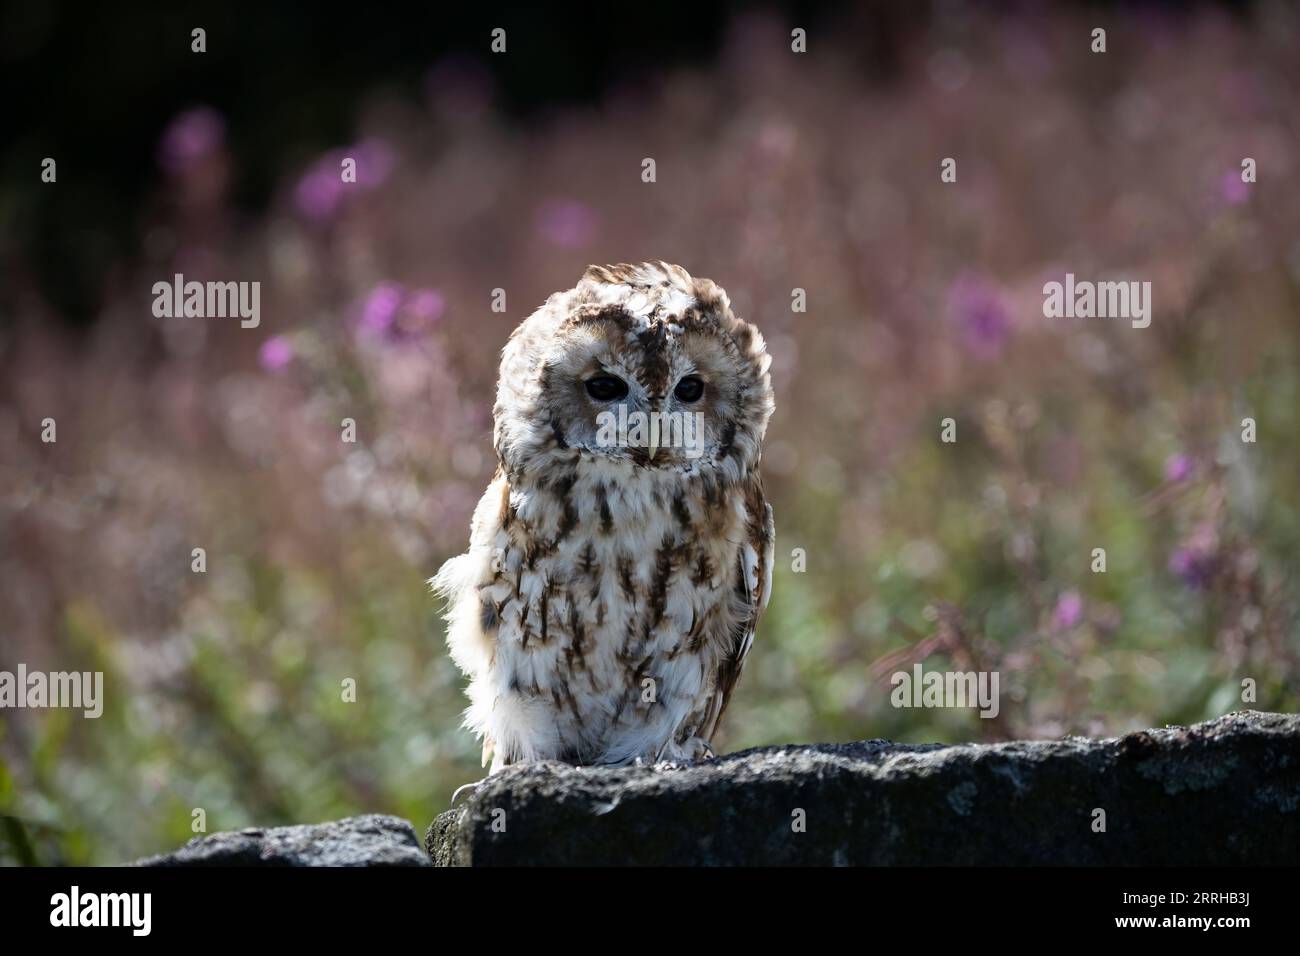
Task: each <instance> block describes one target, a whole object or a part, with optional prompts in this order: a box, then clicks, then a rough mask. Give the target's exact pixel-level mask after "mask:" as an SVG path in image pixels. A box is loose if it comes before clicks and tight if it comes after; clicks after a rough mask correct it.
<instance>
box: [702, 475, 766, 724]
mask: <svg viewBox="0 0 1300 956" xmlns="http://www.w3.org/2000/svg"><path fill="white" fill-rule="evenodd" d="M745 515H746V522H745V540H744V541H743V542H741V546H740V554H739V557H738V559H737V561H736V570H735V595H736V603H737V605H738V606H739V608H740V615H739V626H738V627H737V628H736V630H735V635H734V643H733V645H732V647H731V650H730V652H729V653H727V654H725V655H724V656H723V658H722V660H721V661H720V662H719V664H718V673H717V678H716V680H715V682H714V693H713V697H712V699H711V700H710V701H709V706H708V710H707V714H706V717H705V720H704V723H703V724H702V726H701V728H700V730H699V731H698V733H699V735H700V736H702V737H703V738H704V739H705V740H711V739H712V738H713V735H714V734H715V733H716V732H717V729H718V724H719V723H721V721H722V715H723V714H724V713H726V710H727V704H728V703H729V702H730V700H731V692H732V691H733V690H735V687H736V681H738V680H739V679H740V671H741V668H743V667H744V666H745V658H746V656H747V655H748V654H749V649H750V648H751V647H752V646H753V645H754V632H755V631H756V630H757V629H758V620H759V618H760V617H762V615H763V611H764V610H766V609H767V601H768V598H770V597H771V596H772V549H773V546H774V545H775V543H776V525H775V523H774V522H773V520H772V506H771V505H769V504H768V503H767V500H766V499H765V498H764V497H763V483H762V481H761V480H760V478H759V476H758V475H754V476H753V477H752V478H751V479H750V481H749V484H748V485H747V486H746V489H745Z"/></svg>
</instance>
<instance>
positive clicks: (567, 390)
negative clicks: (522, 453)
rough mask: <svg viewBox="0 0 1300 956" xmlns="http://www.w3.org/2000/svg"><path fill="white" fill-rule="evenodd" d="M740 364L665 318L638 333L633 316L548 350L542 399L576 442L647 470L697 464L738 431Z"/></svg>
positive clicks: (558, 428)
mask: <svg viewBox="0 0 1300 956" xmlns="http://www.w3.org/2000/svg"><path fill="white" fill-rule="evenodd" d="M730 362H731V356H730V355H728V354H727V353H726V351H725V349H723V348H722V347H721V346H720V345H719V344H718V343H717V342H715V341H711V337H707V336H703V335H699V336H696V335H693V334H690V333H687V334H673V333H669V332H668V330H667V328H666V327H665V326H664V325H662V324H657V325H656V326H653V327H651V328H648V329H647V328H640V329H637V330H635V331H630V330H629V329H628V327H627V325H626V324H625V323H623V322H608V323H606V322H599V321H598V322H591V323H586V324H584V325H582V326H579V327H577V328H575V329H574V330H573V334H572V335H570V336H567V337H565V339H564V341H563V343H562V345H561V344H559V343H557V346H556V348H555V349H554V350H553V351H552V352H551V354H549V355H548V356H547V361H546V362H545V371H544V373H543V375H542V380H541V383H540V384H541V388H542V392H543V395H542V403H543V405H544V406H545V407H546V409H547V412H548V414H549V417H550V422H551V427H552V429H553V430H554V432H555V434H556V435H557V436H558V439H559V440H560V441H561V442H562V443H563V445H564V447H566V448H571V449H578V450H580V451H581V452H585V453H589V454H592V455H594V456H599V457H603V458H614V459H621V460H626V461H630V462H632V463H634V464H636V465H639V466H642V467H650V468H674V467H691V466H693V465H698V464H700V463H701V459H707V458H708V456H709V455H710V454H713V453H716V451H717V449H718V448H719V447H721V445H722V443H723V442H724V441H725V438H726V436H727V435H728V434H729V433H732V432H734V426H730V429H731V432H729V422H728V416H729V414H730V413H731V412H732V409H733V408H734V407H735V400H734V397H731V396H729V394H728V393H729V390H732V391H734V385H733V384H732V383H733V382H734V376H730V377H729V364H730Z"/></svg>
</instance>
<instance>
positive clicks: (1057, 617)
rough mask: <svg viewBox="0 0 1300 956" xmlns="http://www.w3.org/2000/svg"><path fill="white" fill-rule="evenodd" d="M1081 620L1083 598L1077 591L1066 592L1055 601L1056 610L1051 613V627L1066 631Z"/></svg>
mask: <svg viewBox="0 0 1300 956" xmlns="http://www.w3.org/2000/svg"><path fill="white" fill-rule="evenodd" d="M1081 620H1083V598H1081V597H1080V596H1079V592H1078V591H1066V592H1065V593H1064V594H1062V595H1061V596H1060V597H1059V598H1057V599H1056V608H1055V610H1053V611H1052V626H1053V627H1055V628H1057V629H1058V630H1062V631H1068V630H1069V629H1070V628H1072V627H1074V626H1075V625H1076V624H1078V623H1079V622H1080V621H1081Z"/></svg>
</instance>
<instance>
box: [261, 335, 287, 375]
mask: <svg viewBox="0 0 1300 956" xmlns="http://www.w3.org/2000/svg"><path fill="white" fill-rule="evenodd" d="M292 361H293V345H292V344H291V343H290V342H289V340H288V339H287V338H286V337H285V336H283V335H273V336H271V337H270V338H269V339H267V340H266V341H265V342H263V343H262V347H261V348H260V349H258V350H257V363H258V364H259V365H261V366H262V368H264V369H266V370H267V371H268V372H278V371H280V370H281V369H283V368H284V367H285V366H287V365H288V364H289V363H290V362H292Z"/></svg>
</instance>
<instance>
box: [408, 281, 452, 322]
mask: <svg viewBox="0 0 1300 956" xmlns="http://www.w3.org/2000/svg"><path fill="white" fill-rule="evenodd" d="M406 307H407V310H408V311H409V312H410V314H411V317H412V318H413V319H414V320H415V321H414V322H413V323H412V324H413V325H424V324H425V323H428V322H436V321H438V319H440V318H442V313H443V311H444V310H445V309H446V308H447V300H446V299H445V298H443V295H442V293H441V292H439V291H438V290H437V289H416V290H415V291H414V292H412V293H411V297H410V299H408V300H407V305H406Z"/></svg>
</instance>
